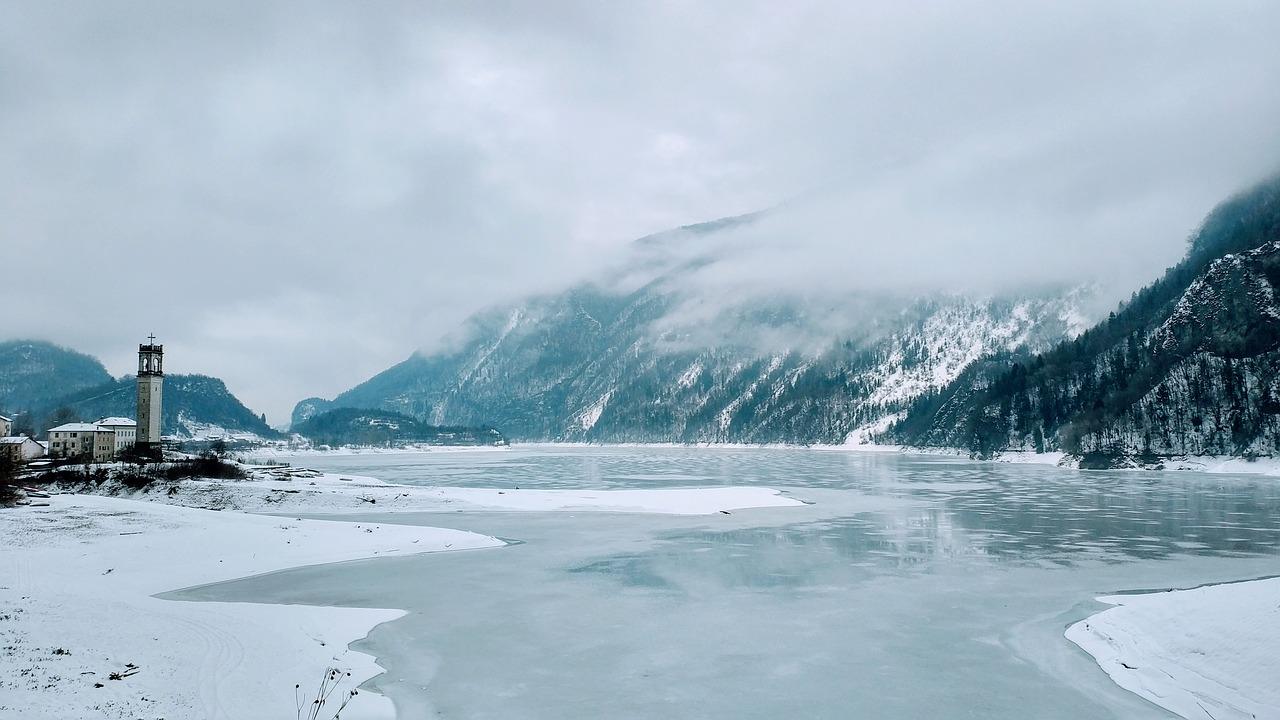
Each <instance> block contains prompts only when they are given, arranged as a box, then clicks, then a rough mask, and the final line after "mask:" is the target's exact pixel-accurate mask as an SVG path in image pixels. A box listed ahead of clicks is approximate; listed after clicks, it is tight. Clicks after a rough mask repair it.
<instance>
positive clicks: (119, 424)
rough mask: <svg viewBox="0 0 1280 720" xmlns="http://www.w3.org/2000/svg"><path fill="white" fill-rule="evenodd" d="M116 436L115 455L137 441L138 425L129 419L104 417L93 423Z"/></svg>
mask: <svg viewBox="0 0 1280 720" xmlns="http://www.w3.org/2000/svg"><path fill="white" fill-rule="evenodd" d="M93 424H94V425H97V426H98V427H100V428H106V429H108V430H111V431H112V432H114V433H115V434H116V454H119V453H120V452H121V451H123V450H124V449H125V448H127V447H130V446H132V445H133V444H134V443H135V442H137V440H138V423H137V421H134V420H130V419H129V418H122V417H106V418H100V419H99V420H97V421H95V422H94V423H93Z"/></svg>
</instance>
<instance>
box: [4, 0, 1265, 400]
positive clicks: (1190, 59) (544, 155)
mask: <svg viewBox="0 0 1280 720" xmlns="http://www.w3.org/2000/svg"><path fill="white" fill-rule="evenodd" d="M4 17H5V18H6V22H5V23H3V24H0V64H2V66H3V67H4V68H5V71H4V72H3V73H0V108H3V111H2V112H0V217H3V218H4V222H3V224H0V242H2V243H3V246H4V248H5V250H6V257H11V258H21V261H20V266H21V268H22V269H21V271H16V272H11V273H10V274H9V275H8V277H7V279H6V283H5V285H6V296H7V302H8V305H9V311H8V312H7V313H5V315H4V317H5V318H6V319H5V323H4V325H3V327H0V335H5V336H26V335H38V336H43V337H48V338H51V339H54V340H57V341H59V342H62V343H65V344H68V345H72V346H75V347H77V348H80V349H83V350H86V351H89V352H93V353H96V354H99V355H101V356H103V357H104V359H106V360H108V362H109V364H110V366H111V369H112V370H113V371H115V372H118V373H123V372H126V371H128V370H129V368H130V367H131V365H132V361H131V359H130V350H131V344H132V343H133V342H135V341H136V340H137V339H139V338H140V337H141V336H143V335H145V334H147V333H148V332H151V331H155V332H156V333H157V334H158V335H160V336H161V337H162V338H163V339H164V340H165V342H166V344H167V349H170V351H171V352H172V353H173V354H174V357H175V358H177V357H185V358H188V359H189V362H188V364H187V365H185V366H184V367H185V368H190V369H197V368H198V369H200V370H202V371H205V372H208V373H211V374H215V375H219V376H221V377H224V378H225V379H226V380H227V381H228V383H229V385H230V386H231V387H232V389H233V390H234V391H236V392H237V393H238V394H240V395H241V396H242V397H243V398H244V399H245V400H246V401H247V402H248V403H249V404H250V405H251V406H252V407H254V408H255V409H262V410H266V411H267V412H268V414H269V416H270V417H271V419H272V420H273V421H280V420H283V419H284V418H285V417H286V416H287V412H288V409H289V407H290V406H291V405H292V403H293V402H294V401H295V400H297V399H298V398H300V397H302V396H304V395H312V394H323V395H331V394H333V393H335V392H337V391H340V390H342V389H344V388H345V387H348V386H350V385H351V384H353V383H354V382H356V381H359V380H360V379H363V378H364V377H366V376H367V375H368V374H371V373H372V372H375V371H377V370H378V369H380V368H382V367H385V366H387V365H389V364H391V363H393V362H395V361H397V360H399V359H401V358H402V357H404V356H406V355H407V354H408V353H409V352H411V351H412V350H413V349H414V348H415V347H418V346H421V345H424V344H428V343H431V342H434V341H435V339H436V338H439V337H442V336H444V335H446V334H447V333H449V332H450V331H452V330H454V329H455V328H457V327H458V326H459V325H460V323H461V321H462V320H463V319H464V318H465V317H467V316H468V315H469V314H471V313H473V312H474V311H476V310H477V309H479V308H483V307H486V306H489V305H492V304H495V303H501V302H505V301H511V300H514V299H516V298H519V297H521V296H524V295H526V294H528V293H534V292H546V291H551V290H554V289H555V288H558V287H562V286H564V285H566V284H568V283H571V282H573V281H575V280H576V279H579V278H582V277H589V276H593V275H597V274H598V273H599V272H601V270H600V269H601V268H603V267H607V266H609V265H610V264H616V263H617V262H618V261H619V258H621V257H628V256H626V255H625V254H624V253H626V252H627V243H628V242H629V241H630V240H631V239H632V238H635V237H639V236H641V235H644V234H646V233H649V232H653V231H656V230H661V229H664V228H668V227H674V226H677V225H681V224H685V223H689V222H697V221H701V220H706V219H710V218H715V217H721V216H726V215H734V214H738V213H743V212H749V211H753V210H758V209H761V208H767V207H775V206H779V205H780V204H781V205H782V209H781V210H780V211H778V212H777V213H775V214H773V215H771V216H770V217H769V218H768V219H766V220H764V221H762V222H760V223H758V224H757V225H756V226H753V227H751V228H743V229H741V230H739V231H736V233H735V237H736V239H735V242H737V243H740V246H741V247H744V248H745V247H750V248H751V251H750V252H749V253H747V252H744V253H742V255H741V256H740V258H738V259H737V260H736V261H735V262H725V263H723V264H720V265H718V266H713V267H709V268H707V269H706V272H705V275H704V276H702V280H703V281H705V282H706V283H707V286H708V287H717V286H718V287H723V288H725V290H726V292H735V291H739V290H741V289H742V288H744V287H772V288H777V289H779V290H781V291H786V290H788V289H790V288H795V287H816V288H831V289H832V290H833V291H841V290H843V289H844V288H845V287H846V286H847V284H850V283H852V284H856V285H858V286H859V287H863V286H867V287H875V286H884V287H890V288H898V289H902V288H905V289H910V288H914V287H994V286H999V285H1002V284H1005V283H1008V282H1010V279H1011V278H1018V279H1019V280H1020V281H1026V282H1039V281H1052V280H1059V279H1069V278H1074V277H1078V276H1084V275H1091V274H1099V275H1108V274H1109V275H1112V276H1114V279H1115V282H1116V283H1117V284H1118V285H1123V284H1126V283H1128V284H1129V285H1133V284H1137V283H1139V282H1141V281H1143V280H1146V279H1148V278H1149V277H1151V276H1152V275H1153V274H1154V273H1155V272H1158V270H1159V269H1160V268H1162V267H1164V266H1165V265H1167V264H1169V263H1170V262H1172V261H1173V260H1174V259H1176V257H1177V256H1178V255H1179V254H1180V252H1181V250H1182V243H1181V239H1182V238H1183V237H1184V236H1185V235H1186V234H1187V233H1189V232H1190V230H1191V229H1192V227H1193V226H1194V225H1195V223H1196V222H1197V220H1198V219H1199V218H1200V217H1202V216H1203V215H1204V213H1205V212H1207V210H1208V209H1209V208H1210V207H1211V206H1212V205H1213V203H1215V202H1216V201H1217V200H1218V199H1220V198H1221V197H1222V196H1224V195H1226V194H1227V193H1229V192H1231V191H1233V190H1235V189H1238V188H1239V187H1242V186H1243V185H1245V184H1247V183H1249V182H1251V181H1253V180H1255V179H1257V178H1258V177H1260V176H1262V175H1264V174H1266V173H1268V172H1270V171H1271V170H1273V169H1274V168H1275V167H1276V166H1277V161H1280V147H1278V146H1277V140H1276V136H1275V133H1274V128H1275V127H1276V124H1277V120H1280V88H1278V87H1277V86H1276V84H1275V83H1274V82H1273V79H1274V78H1275V77H1276V76H1277V75H1278V74H1280V50H1277V47H1276V44H1275V43H1274V38H1273V37H1272V35H1273V33H1272V32H1271V31H1270V29H1271V28H1274V27H1276V26H1277V24H1278V21H1280V7H1278V6H1276V5H1275V4H1274V3H1235V4H1230V5H1221V4H1207V3H1177V2H1175V3H1166V2H1162V3H1129V4H1124V5H1123V6H1120V5H1119V4H1114V3H1100V2H1099V3H1089V2H1086V3H1073V4H1070V5H1063V6H1057V7H1047V6H1035V5H1030V4H1026V3H1013V2H1010V3H995V4H992V3H966V2H959V3H946V4H939V5H937V6H929V7H925V8H921V7H918V6H917V7H911V8H907V7H902V8H897V7H890V6H887V5H883V4H868V5H857V4H852V3H806V2H799V3H785V4H779V3H769V2H759V3H742V2H732V3H730V2H710V3H697V4H690V3H610V4H596V3H568V2H565V3H539V4H526V3H503V2H494V3H488V4H474V3H472V4H456V3H408V2H403V3H395V2H392V3H381V4H378V5H353V4H349V3H324V2H321V3H296V4H294V3H282V4H274V5H269V6H262V5H261V4H258V3H247V2H226V3H217V4H215V5H210V6H195V5H190V4H172V3H160V2H132V3H131V2H124V3H112V4H111V5H103V4H100V3H88V2H84V3H79V2H48V3H6V4H5V8H4ZM178 369H179V368H178V367H177V366H176V365H175V367H174V370H175V371H178Z"/></svg>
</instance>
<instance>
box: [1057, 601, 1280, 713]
mask: <svg viewBox="0 0 1280 720" xmlns="http://www.w3.org/2000/svg"><path fill="white" fill-rule="evenodd" d="M1098 600H1099V601H1100V602H1104V603H1107V604H1109V605H1114V606H1115V607H1112V608H1110V609H1108V610H1104V611H1103V612H1101V613H1098V614H1097V615H1094V616H1092V617H1090V618H1088V619H1086V620H1082V621H1080V622H1078V623H1076V624H1074V625H1072V626H1071V627H1070V628H1068V629H1067V632H1066V636H1067V638H1068V639H1069V640H1071V641H1072V642H1074V643H1075V644H1077V645H1079V646H1080V647H1081V648H1082V649H1084V650H1085V652H1088V653H1089V654H1090V655H1092V656H1093V657H1094V659H1095V660H1097V661H1098V665H1099V666H1101V667H1102V669H1103V670H1104V671H1106V673H1107V674H1108V675H1110V676H1111V679H1112V680H1114V681H1115V682H1116V684H1118V685H1120V686H1121V687H1123V688H1125V689H1126V690H1129V691H1131V692H1134V693H1136V694H1138V695H1141V696H1142V697H1144V698H1146V699H1147V700H1150V701H1151V702H1153V703H1155V704H1156V705H1159V706H1161V707H1163V708H1165V709H1167V710H1169V711H1171V712H1174V713H1176V714H1178V715H1180V716H1182V717H1184V718H1195V719H1196V720H1200V719H1204V720H1211V719H1212V720H1234V719H1237V718H1240V719H1243V718H1257V719H1258V720H1266V719H1268V718H1270V719H1272V720H1274V719H1275V718H1280V652H1277V648H1280V578H1269V579H1265V580H1254V581H1249V582H1241V583H1233V584H1228V585H1210V586H1206V587H1200V588H1195V589H1193V590H1177V591H1171V592H1160V593H1151V594H1145V595H1116V596H1110V597H1101V598H1098Z"/></svg>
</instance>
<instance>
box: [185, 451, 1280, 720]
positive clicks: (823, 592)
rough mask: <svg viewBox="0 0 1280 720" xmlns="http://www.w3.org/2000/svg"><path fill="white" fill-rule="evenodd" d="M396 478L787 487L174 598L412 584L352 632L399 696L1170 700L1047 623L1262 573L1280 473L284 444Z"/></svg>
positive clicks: (606, 713)
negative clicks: (768, 504)
mask: <svg viewBox="0 0 1280 720" xmlns="http://www.w3.org/2000/svg"><path fill="white" fill-rule="evenodd" d="M296 464H300V465H306V466H310V467H317V468H320V469H326V470H332V471H338V472H343V473H351V474H356V473H358V474H366V475H373V476H376V477H381V478H383V479H386V480H391V481H395V482H401V483H421V484H431V485H454V486H473V487H474V486H487V487H510V486H520V487H522V488H535V487H541V488H593V489H602V488H622V487H669V486H694V485H698V486H707V485H764V486H769V487H775V488H779V489H784V490H786V491H787V492H788V493H790V494H791V495H793V496H794V497H796V498H799V499H802V500H805V501H807V502H811V503H813V504H811V505H807V506H805V507H802V508H778V509H766V510H743V511H735V512H734V513H733V514H731V515H714V516H700V517H674V516H655V515H633V514H615V513H589V512H581V513H431V514H414V515H396V516H388V515H365V516H361V517H362V518H364V519H367V520H378V521H382V522H399V523H412V524H423V525H435V526H443V527H453V528H460V529H466V530H474V531H477V532H481V533H485V534H490V535H496V536H499V537H502V538H505V539H509V540H511V541H513V543H514V544H512V545H510V546H508V547H505V548H500V549H494V550H483V551H473V552H465V553H448V554H437V555H419V556H411V557H399V558H389V559H378V560H370V561H361V562H355V563H345V564H341V565H328V566H319V567H312V568H302V569H297V570H290V571H285V572H280V573H273V574H270V575H264V576H259V577H255V578H249V579H245V580H240V581H235V582H232V583H222V584H219V585H213V586H208V587H204V588H199V589H195V590H191V591H187V592H186V593H184V595H185V596H186V597H188V598H190V599H204V600H240V601H260V602H291V603H316V604H335V605H350V606H360V607H395V608H404V609H406V610H408V611H409V615H408V616H406V617H404V618H403V619H400V620H397V621H395V622H391V623H387V624H384V625H382V626H380V627H378V628H377V629H376V630H375V631H374V632H373V633H372V634H371V635H370V636H369V638H368V639H367V640H364V641H362V642H360V643H358V644H357V645H356V646H355V647H357V649H360V650H362V651H365V652H369V653H372V654H375V655H377V656H378V657H379V662H380V663H381V664H382V665H384V666H385V667H386V668H387V669H388V670H387V673H386V675H384V676H383V677H380V678H378V679H376V680H375V681H373V684H374V685H375V686H376V687H377V688H378V689H379V690H380V691H381V692H384V693H385V694H387V695H388V696H389V697H391V698H392V699H393V700H394V701H395V703H396V706H397V710H398V712H399V714H400V717H401V718H413V719H416V718H436V717H441V718H494V719H499V718H501V719H503V720H510V719H516V718H548V719H550V718H556V719H562V718H584V719H585V718H593V719H594V718H725V719H729V718H733V719H738V718H877V719H879V718H925V717H928V718H1018V719H1020V720H1021V719H1026V718H1164V717H1170V716H1169V715H1168V714H1167V713H1166V712H1165V711H1163V710H1161V709H1159V708H1157V707H1155V706H1152V705H1149V704H1147V703H1146V702H1145V701H1143V700H1141V699H1139V698H1137V697H1136V696H1133V695H1130V694H1129V693H1127V692H1125V691H1123V690H1121V689H1119V688H1118V687H1116V686H1115V685H1113V684H1112V683H1111V681H1110V680H1109V679H1108V678H1107V677H1106V675H1105V674H1104V673H1103V672H1102V671H1101V670H1100V669H1098V667H1097V666H1096V665H1095V664H1094V662H1093V660H1092V658H1090V657H1089V656H1088V655H1086V654H1084V653H1083V652H1082V651H1080V650H1079V649H1077V648H1076V647H1075V646H1074V645H1072V644H1070V643H1069V642H1067V641H1066V640H1065V638H1063V636H1062V632H1063V630H1064V629H1065V628H1066V626H1067V625H1069V624H1070V623H1072V622H1074V621H1076V620H1078V619H1080V618H1083V617H1085V616H1087V615H1089V614H1092V613H1093V612H1096V611H1097V610H1099V609H1101V608H1102V606H1101V605H1099V604H1098V603H1096V602H1094V601H1093V600H1092V598H1093V597H1094V596H1096V595H1100V594H1107V593H1115V592H1118V591H1130V590H1142V589H1155V588H1166V587H1190V586H1195V585H1199V584H1203V583H1209V582H1222V581H1228V580H1237V579H1244V578H1251V577H1258V576H1264V575H1274V574H1277V573H1280V558H1277V555H1278V554H1280V480H1278V479H1275V478H1262V477H1249V476H1224V475H1199V474H1191V473H1173V472H1169V473H1132V472H1114V473H1112V472H1077V471H1070V470H1062V469H1058V468H1052V467H1039V466H1019V465H1004V464H995V463H976V462H969V461H961V460H957V459H954V458H939V457H924V456H904V455H897V454H869V453H845V452H832V451H818V450H775V449H758V450H729V449H709V450H708V449H666V448H663V449H648V448H589V449H555V448H531V449H514V450H511V451H510V452H501V453H494V452H488V453H438V454H424V455H366V456H354V457H332V458H315V457H308V458H301V459H299V460H297V461H296Z"/></svg>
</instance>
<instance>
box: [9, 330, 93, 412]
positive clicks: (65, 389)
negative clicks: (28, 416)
mask: <svg viewBox="0 0 1280 720" xmlns="http://www.w3.org/2000/svg"><path fill="white" fill-rule="evenodd" d="M110 380H111V374H110V373H108V372H107V369H106V368H105V367H103V366H102V363H100V362H98V360H97V358H94V357H90V356H89V355H85V354H83V353H78V352H76V351H74V350H68V349H67V348H64V347H59V346H57V345H54V344H53V343H48V342H43V341H40V340H7V341H4V342H0V412H3V413H7V414H14V413H17V412H18V411H19V410H24V409H29V408H32V407H37V406H42V405H46V404H49V403H50V402H51V401H53V400H55V399H56V398H58V397H59V396H61V395H66V394H68V393H73V392H77V391H79V390H83V389H85V388H89V387H94V386H96V385H101V384H103V383H105V382H110Z"/></svg>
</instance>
